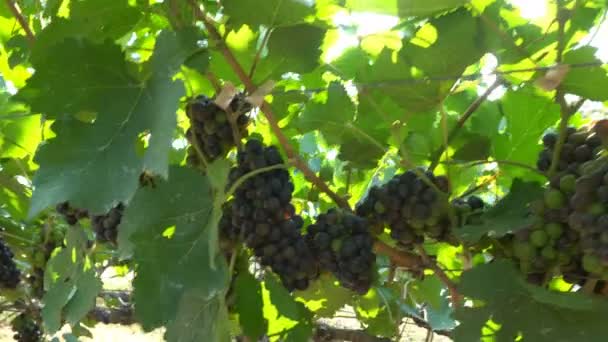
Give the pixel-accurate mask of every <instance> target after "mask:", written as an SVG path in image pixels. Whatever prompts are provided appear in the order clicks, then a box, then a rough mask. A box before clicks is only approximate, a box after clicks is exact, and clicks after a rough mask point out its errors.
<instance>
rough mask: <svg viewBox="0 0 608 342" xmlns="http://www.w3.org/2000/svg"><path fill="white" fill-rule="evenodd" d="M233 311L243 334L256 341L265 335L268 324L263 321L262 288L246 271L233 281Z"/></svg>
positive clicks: (242, 271)
mask: <svg viewBox="0 0 608 342" xmlns="http://www.w3.org/2000/svg"><path fill="white" fill-rule="evenodd" d="M234 292H235V303H234V306H235V310H236V312H237V313H238V314H239V322H240V323H241V327H242V328H243V334H244V335H245V336H248V337H249V338H251V339H252V340H257V339H258V338H259V337H260V336H262V335H264V333H266V329H267V327H268V322H267V321H266V319H264V310H263V307H264V301H263V299H262V286H261V285H260V282H259V281H258V280H257V279H255V277H254V276H253V275H252V274H251V273H249V271H247V270H241V271H240V272H239V273H238V275H237V277H236V279H235V281H234Z"/></svg>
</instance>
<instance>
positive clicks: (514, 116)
mask: <svg viewBox="0 0 608 342" xmlns="http://www.w3.org/2000/svg"><path fill="white" fill-rule="evenodd" d="M502 108H503V111H504V114H505V119H506V127H505V129H504V133H502V134H500V135H499V136H498V137H497V138H496V139H494V141H493V145H492V146H493V153H492V156H493V157H494V158H495V159H497V160H510V161H517V162H520V163H523V164H527V165H531V166H534V165H536V158H537V157H538V153H539V152H540V150H541V149H542V146H541V145H540V144H539V143H538V142H539V140H540V137H541V135H542V133H543V132H544V131H545V129H547V127H548V126H551V125H553V124H554V123H555V122H556V121H557V120H558V119H559V106H558V105H557V104H555V103H554V102H552V101H551V99H550V98H547V97H543V96H540V95H536V94H534V93H533V90H532V89H529V88H520V89H519V90H516V91H509V92H507V93H506V94H505V96H504V97H503V99H502ZM501 168H502V166H501ZM509 171H510V174H511V175H517V176H520V177H521V176H523V175H525V174H530V172H529V171H528V170H519V169H514V168H509Z"/></svg>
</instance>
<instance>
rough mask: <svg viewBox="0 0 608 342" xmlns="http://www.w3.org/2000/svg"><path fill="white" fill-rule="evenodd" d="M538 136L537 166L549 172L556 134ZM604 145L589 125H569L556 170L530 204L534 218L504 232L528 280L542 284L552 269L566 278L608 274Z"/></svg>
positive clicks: (607, 168) (607, 185)
mask: <svg viewBox="0 0 608 342" xmlns="http://www.w3.org/2000/svg"><path fill="white" fill-rule="evenodd" d="M542 140H543V145H544V147H545V148H544V149H543V151H541V153H540V154H539V158H538V162H537V167H538V169H539V170H541V171H548V170H549V168H550V165H551V162H552V157H553V151H554V150H553V149H554V147H555V145H556V142H557V140H558V136H557V135H556V134H555V133H547V134H546V135H545V136H543V139H542ZM602 150H603V146H602V138H601V137H600V136H599V135H598V134H596V133H594V130H593V129H592V130H587V129H579V130H576V129H575V128H572V127H570V128H568V130H567V138H566V140H565V143H564V145H563V147H562V152H561V154H560V160H559V164H558V169H557V173H556V174H555V175H554V176H552V177H551V179H550V181H549V184H548V185H547V188H546V189H545V192H544V195H543V198H542V199H539V200H537V201H534V202H532V203H531V204H530V211H531V213H532V215H533V216H534V223H533V224H532V225H531V226H530V227H527V228H525V229H523V230H520V231H518V232H516V233H515V234H513V235H510V236H507V237H505V241H503V242H504V244H505V245H506V246H508V248H507V249H508V252H507V253H509V254H510V255H511V256H512V257H514V259H515V260H516V261H517V262H518V263H519V266H520V268H521V270H522V272H524V273H525V274H526V275H527V276H528V279H529V280H530V281H532V282H534V283H538V284H540V283H543V282H544V281H545V280H547V279H550V277H551V276H552V275H553V274H552V273H551V272H553V271H556V272H558V273H560V274H562V275H563V277H564V280H566V281H568V282H570V283H578V284H581V283H583V282H584V281H585V278H587V277H589V276H590V275H592V274H593V275H594V276H603V277H604V278H608V215H606V213H607V212H608V163H607V162H606V159H605V158H604V157H602V156H601V151H602ZM604 176H606V177H604ZM604 178H605V179H604ZM602 236H603V237H602ZM604 241H605V242H604Z"/></svg>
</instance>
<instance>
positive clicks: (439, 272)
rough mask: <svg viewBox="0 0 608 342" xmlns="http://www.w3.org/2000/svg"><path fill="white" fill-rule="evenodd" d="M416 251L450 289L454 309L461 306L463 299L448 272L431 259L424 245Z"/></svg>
mask: <svg viewBox="0 0 608 342" xmlns="http://www.w3.org/2000/svg"><path fill="white" fill-rule="evenodd" d="M416 251H417V252H418V254H420V257H421V258H422V260H423V261H424V263H425V264H426V266H428V267H429V268H430V269H432V270H433V272H435V274H436V275H437V277H439V280H441V281H442V282H443V283H444V284H445V286H446V287H447V288H448V291H450V300H451V302H452V306H453V307H454V309H456V308H457V307H458V306H459V304H460V299H461V296H460V294H459V293H458V288H457V286H456V284H455V283H454V282H453V281H452V280H451V279H450V278H449V277H448V276H447V274H446V273H445V272H444V271H443V270H442V269H441V267H439V266H438V265H437V264H436V263H435V262H434V261H433V260H431V258H430V257H429V255H428V254H426V251H425V250H424V248H423V247H422V246H417V247H416Z"/></svg>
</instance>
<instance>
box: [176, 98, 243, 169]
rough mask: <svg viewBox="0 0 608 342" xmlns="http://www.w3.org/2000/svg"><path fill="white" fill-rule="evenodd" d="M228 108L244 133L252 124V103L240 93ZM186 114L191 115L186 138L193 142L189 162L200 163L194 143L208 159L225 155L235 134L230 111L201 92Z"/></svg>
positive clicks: (231, 144)
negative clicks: (250, 112) (229, 116)
mask: <svg viewBox="0 0 608 342" xmlns="http://www.w3.org/2000/svg"><path fill="white" fill-rule="evenodd" d="M229 108H230V112H231V114H232V115H234V116H235V117H236V118H235V123H236V127H237V129H238V131H239V132H238V134H239V135H240V137H245V136H246V135H247V125H248V124H249V116H248V115H247V112H249V111H250V110H251V108H252V106H251V104H249V103H248V102H246V101H245V100H244V97H243V96H242V95H237V96H236V97H235V98H234V99H233V100H232V102H231V103H230V106H229ZM186 115H187V116H188V118H189V119H190V128H189V129H188V130H187V131H186V138H187V139H188V141H189V142H190V144H191V145H192V146H191V147H190V148H189V149H188V162H189V163H190V164H191V165H199V163H200V160H198V155H197V153H196V149H195V148H194V147H193V146H194V144H197V146H198V148H199V149H200V151H201V152H202V153H203V154H204V156H205V158H206V159H207V160H208V161H212V160H214V159H216V158H218V157H221V156H224V155H226V153H228V151H229V150H230V149H231V148H232V147H234V140H235V137H234V132H233V130H232V125H231V124H230V121H229V118H228V115H229V113H227V112H226V111H225V110H223V109H222V108H220V107H219V106H218V105H217V104H215V102H213V99H210V98H208V97H206V96H204V95H200V96H198V97H197V98H195V99H194V100H193V101H191V102H190V103H189V104H188V105H187V107H186Z"/></svg>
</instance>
